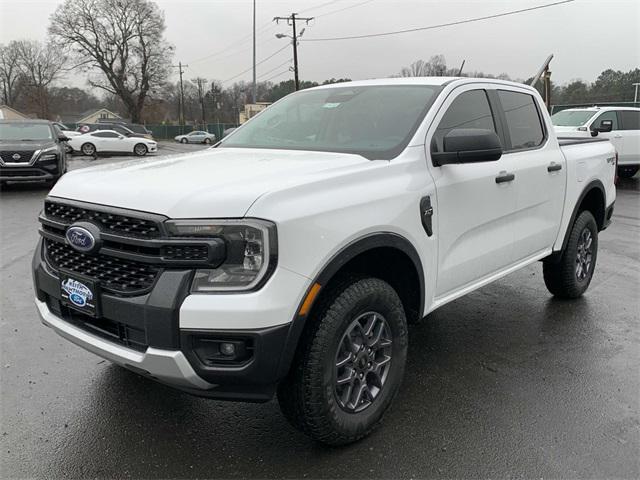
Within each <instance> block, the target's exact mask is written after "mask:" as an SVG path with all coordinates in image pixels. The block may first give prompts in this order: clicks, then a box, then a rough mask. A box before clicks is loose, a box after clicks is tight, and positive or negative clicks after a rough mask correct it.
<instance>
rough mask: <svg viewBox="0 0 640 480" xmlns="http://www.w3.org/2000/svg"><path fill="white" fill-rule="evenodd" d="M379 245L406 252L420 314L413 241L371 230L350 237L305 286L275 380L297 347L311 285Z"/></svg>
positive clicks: (283, 372) (422, 298)
mask: <svg viewBox="0 0 640 480" xmlns="http://www.w3.org/2000/svg"><path fill="white" fill-rule="evenodd" d="M381 247H389V248H395V249H397V250H399V251H401V252H403V253H404V254H406V255H407V256H408V257H409V259H410V260H411V262H412V263H413V266H414V267H415V269H416V271H417V273H418V279H419V282H420V290H419V291H420V306H419V311H418V313H419V315H422V312H423V311H424V302H425V279H424V270H423V268H422V261H421V260H420V255H418V251H417V250H416V248H415V247H414V246H413V244H412V243H411V242H410V241H409V240H407V239H406V238H405V237H403V236H402V235H399V234H397V233H392V232H377V233H372V234H369V235H365V236H363V237H360V238H358V239H356V240H353V241H352V242H350V243H349V244H347V245H346V246H344V247H343V248H341V249H340V250H339V251H338V252H337V253H336V254H334V255H333V257H331V259H329V261H328V262H326V264H325V265H324V266H323V267H322V269H321V270H320V273H318V275H317V276H316V277H315V279H314V280H313V281H312V282H311V284H310V285H309V288H308V289H307V291H306V293H305V295H304V297H303V299H302V300H301V301H300V304H299V305H298V307H297V308H296V313H295V316H294V318H293V319H292V321H291V324H290V327H289V333H288V335H287V340H286V342H285V345H284V348H283V351H282V354H281V356H280V367H279V368H278V378H279V379H281V378H284V377H285V376H286V375H287V373H288V372H289V368H290V366H291V362H292V361H293V357H294V355H295V352H296V350H297V348H298V342H299V340H300V336H301V335H302V332H303V330H304V327H305V325H306V321H307V318H308V315H300V314H299V312H300V309H301V307H302V304H303V303H304V300H305V299H306V298H307V295H308V294H309V292H310V291H311V289H312V288H313V286H314V285H315V284H319V285H320V288H322V287H323V286H324V285H326V284H327V283H328V282H329V281H330V280H331V279H332V278H333V276H334V275H335V274H336V273H337V272H338V271H339V270H340V269H341V268H342V267H343V266H344V265H346V264H347V263H348V262H349V261H350V260H352V259H354V258H355V257H357V256H358V255H360V254H361V253H364V252H366V251H368V250H373V249H374V248H381Z"/></svg>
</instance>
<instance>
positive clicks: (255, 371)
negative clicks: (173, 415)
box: [32, 241, 308, 401]
mask: <svg viewBox="0 0 640 480" xmlns="http://www.w3.org/2000/svg"><path fill="white" fill-rule="evenodd" d="M32 269H33V277H34V288H35V291H36V306H37V309H38V313H39V315H40V318H41V319H42V322H43V323H44V324H45V325H47V326H49V327H51V328H52V329H53V330H55V331H56V332H57V333H58V334H59V335H61V336H62V337H64V338H66V339H67V340H69V341H71V342H73V343H75V344H76V345H79V346H80V347H82V348H84V349H86V350H88V351H90V352H92V353H95V354H96V355H99V356H100V357H103V358H105V359H107V360H110V361H112V362H114V363H116V364H118V365H121V366H123V367H126V368H128V369H130V370H132V371H135V372H137V373H139V374H141V375H144V376H147V377H149V378H152V379H155V380H157V381H160V382H162V383H164V384H167V385H170V386H172V387H175V388H178V389H181V390H184V391H187V392H189V393H193V394H196V395H200V396H205V397H210V398H217V399H228V400H242V401H268V400H270V399H271V398H272V396H273V394H274V392H275V388H276V385H277V383H278V382H279V380H281V379H282V378H283V376H284V375H285V374H286V373H287V371H288V366H289V363H288V362H290V361H291V357H292V352H291V350H292V349H295V344H296V343H297V342H296V339H297V336H296V335H293V334H292V326H293V325H294V323H295V322H291V320H292V318H293V317H294V315H295V308H296V306H297V305H298V300H299V298H298V296H299V295H300V296H301V295H303V294H304V292H305V290H306V288H307V286H308V280H307V279H306V278H305V277H302V276H299V275H297V274H293V273H292V272H288V271H287V270H279V269H277V270H276V271H275V272H274V275H273V277H272V278H271V279H270V281H269V282H267V284H266V285H265V286H264V287H263V288H262V289H261V290H259V291H258V292H251V293H248V294H228V295H189V286H190V283H191V278H192V272H191V271H189V270H168V269H167V270H165V271H164V272H163V273H162V274H161V275H160V276H159V278H158V279H157V281H156V282H155V284H154V286H153V288H152V289H151V291H149V292H148V293H145V294H144V295H136V296H122V295H120V296H118V295H113V294H107V293H105V292H103V293H102V295H101V298H100V312H101V318H99V319H94V318H93V317H89V316H88V315H85V314H82V313H80V312H77V311H75V310H72V309H70V308H68V307H65V306H64V305H62V304H61V302H60V299H61V295H60V280H59V277H58V273H57V272H56V271H55V270H53V269H52V268H51V267H50V265H49V264H48V263H47V261H46V260H45V258H44V250H43V248H42V241H40V242H39V244H38V247H37V248H36V251H35V254H34V258H33V265H32ZM296 291H298V292H299V295H298V294H297V293H296ZM234 305H235V306H234ZM233 312H235V315H232V314H231V313H233ZM243 319H244V320H243ZM211 339H213V340H220V341H242V342H246V344H247V345H249V346H250V351H251V356H250V357H249V358H245V359H243V361H242V362H239V363H237V364H224V363H222V364H221V363H216V362H215V361H213V362H212V361H210V359H209V358H207V357H206V356H203V355H202V352H201V351H199V350H198V345H202V340H204V341H205V342H206V341H208V340H211Z"/></svg>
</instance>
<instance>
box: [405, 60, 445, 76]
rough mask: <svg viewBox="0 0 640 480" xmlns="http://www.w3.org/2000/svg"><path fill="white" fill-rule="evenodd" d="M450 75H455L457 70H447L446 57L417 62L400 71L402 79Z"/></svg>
mask: <svg viewBox="0 0 640 480" xmlns="http://www.w3.org/2000/svg"><path fill="white" fill-rule="evenodd" d="M449 74H451V75H455V70H448V69H447V61H446V60H445V58H444V55H433V56H432V57H431V58H430V59H429V61H424V60H416V61H415V62H413V63H412V64H411V65H409V66H408V67H403V68H402V70H400V76H401V77H442V76H445V75H449Z"/></svg>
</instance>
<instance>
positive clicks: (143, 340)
mask: <svg viewBox="0 0 640 480" xmlns="http://www.w3.org/2000/svg"><path fill="white" fill-rule="evenodd" d="M47 306H48V307H49V310H51V311H52V312H53V313H54V314H56V315H57V316H59V317H61V318H63V319H64V320H66V321H67V322H69V323H71V324H72V325H75V326H76V327H78V328H81V329H82V330H84V331H86V332H89V333H93V334H94V335H97V336H99V337H102V338H105V339H107V340H110V341H112V342H115V343H119V344H120V345H124V346H125V347H129V348H132V349H134V350H138V351H139V352H144V351H145V350H146V349H147V347H148V346H149V345H148V342H147V335H146V332H145V331H144V330H143V329H140V328H136V327H133V326H131V325H126V324H124V323H121V322H117V321H114V320H110V319H108V318H93V317H90V316H89V315H85V314H84V313H81V312H78V311H77V310H74V309H72V308H70V307H67V306H65V305H62V304H61V303H60V302H59V301H58V300H56V299H54V298H52V297H48V298H47Z"/></svg>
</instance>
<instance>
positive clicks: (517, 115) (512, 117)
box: [498, 90, 544, 151]
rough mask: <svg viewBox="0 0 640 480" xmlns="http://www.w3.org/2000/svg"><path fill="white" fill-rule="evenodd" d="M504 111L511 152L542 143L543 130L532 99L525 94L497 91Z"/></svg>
mask: <svg viewBox="0 0 640 480" xmlns="http://www.w3.org/2000/svg"><path fill="white" fill-rule="evenodd" d="M498 98H499V99H500V103H501V104H502V108H503V110H504V115H505V120H506V122H507V131H508V132H509V137H510V138H511V151H513V150H524V149H527V148H534V147H537V146H539V145H541V144H542V142H543V141H544V129H543V128H542V123H541V121H540V115H539V113H538V108H537V107H536V104H535V100H534V98H533V97H532V96H531V95H529V94H526V93H519V92H512V91H508V90H498Z"/></svg>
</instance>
